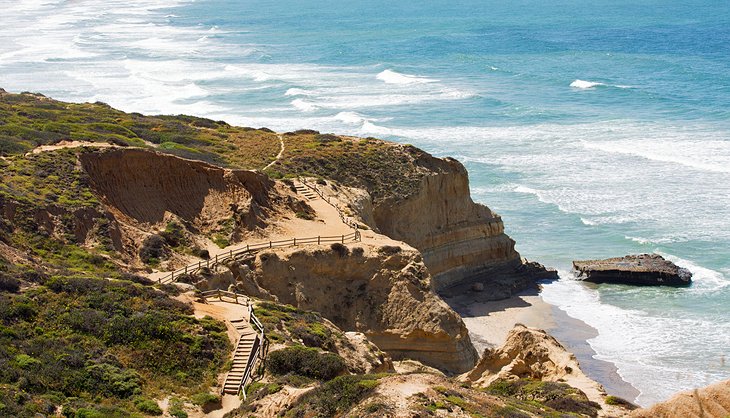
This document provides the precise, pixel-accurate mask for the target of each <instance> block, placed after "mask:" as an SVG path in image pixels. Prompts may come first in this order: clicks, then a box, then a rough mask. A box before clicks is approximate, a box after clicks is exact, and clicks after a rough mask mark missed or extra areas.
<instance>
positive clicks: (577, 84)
mask: <svg viewBox="0 0 730 418" xmlns="http://www.w3.org/2000/svg"><path fill="white" fill-rule="evenodd" d="M570 87H573V88H576V89H580V90H589V89H594V88H596V87H615V88H617V89H632V88H634V87H632V86H627V85H623V84H607V83H601V82H600V81H586V80H580V79H576V80H573V82H572V83H570Z"/></svg>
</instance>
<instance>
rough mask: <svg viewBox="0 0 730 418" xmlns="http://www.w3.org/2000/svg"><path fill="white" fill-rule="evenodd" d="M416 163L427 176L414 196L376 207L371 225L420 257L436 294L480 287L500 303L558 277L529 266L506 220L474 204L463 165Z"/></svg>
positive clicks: (440, 161)
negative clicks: (537, 281) (543, 280)
mask: <svg viewBox="0 0 730 418" xmlns="http://www.w3.org/2000/svg"><path fill="white" fill-rule="evenodd" d="M416 163H417V164H421V166H422V167H428V168H429V170H428V171H427V172H426V174H425V175H424V176H423V177H422V178H421V180H420V182H419V184H418V187H417V188H416V191H415V193H412V194H411V195H410V196H408V197H406V198H390V199H386V200H383V201H380V202H377V203H375V204H374V205H373V219H374V220H375V224H376V227H377V228H378V229H379V230H380V232H381V233H383V234H385V235H388V236H389V237H391V238H394V239H398V240H402V241H405V242H407V243H408V244H410V245H412V246H413V247H415V248H417V249H418V250H419V251H421V253H422V254H423V259H424V263H425V264H426V266H428V269H429V271H430V272H431V274H432V275H433V284H434V289H435V290H436V291H439V292H444V293H446V294H447V295H448V294H450V293H454V292H456V293H461V292H463V291H464V289H462V288H461V287H464V288H469V287H470V286H472V285H473V284H474V283H482V284H483V285H485V286H486V290H487V292H491V293H493V296H494V297H493V299H501V298H505V297H509V296H511V295H512V294H514V293H516V292H519V291H521V290H524V289H525V288H527V287H529V286H531V285H532V284H533V283H534V281H535V279H536V278H538V276H542V277H539V278H545V277H551V278H554V277H555V274H554V273H552V274H547V276H546V274H545V273H546V270H545V269H544V268H542V266H540V268H539V269H535V268H533V267H534V266H532V265H529V266H525V263H526V262H525V261H524V260H522V259H521V257H520V254H519V253H518V252H517V251H516V250H515V242H514V241H513V240H512V239H511V238H510V237H509V236H507V234H505V232H504V224H503V223H502V218H501V217H500V216H499V215H497V214H496V213H494V212H493V211H492V210H490V209H489V208H488V207H486V206H484V205H481V204H478V203H474V201H473V200H472V199H471V195H470V192H469V178H468V175H467V172H466V169H465V168H464V166H463V165H462V164H461V163H459V162H458V161H456V160H454V159H451V158H445V159H439V158H435V157H432V156H430V155H428V154H425V153H424V155H422V156H421V157H420V159H419V160H418V161H417V162H416ZM455 287H456V288H455ZM449 289H451V291H449Z"/></svg>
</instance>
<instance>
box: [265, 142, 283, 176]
mask: <svg viewBox="0 0 730 418" xmlns="http://www.w3.org/2000/svg"><path fill="white" fill-rule="evenodd" d="M276 136H278V137H279V143H280V144H281V149H280V150H279V153H278V154H276V158H274V161H272V162H270V163H269V164H267V165H266V167H264V168H263V169H262V170H261V171H263V170H266V169H268V168H271V166H273V165H274V164H276V163H277V162H278V161H279V159H281V156H282V155H284V149H285V148H284V137H283V136H282V135H281V134H276Z"/></svg>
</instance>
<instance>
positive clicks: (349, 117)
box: [334, 112, 367, 125]
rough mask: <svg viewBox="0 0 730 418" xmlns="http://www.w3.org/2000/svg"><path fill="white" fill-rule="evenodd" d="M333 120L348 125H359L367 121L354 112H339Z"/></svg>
mask: <svg viewBox="0 0 730 418" xmlns="http://www.w3.org/2000/svg"><path fill="white" fill-rule="evenodd" d="M334 118H335V119H336V120H338V121H340V122H344V123H347V124H350V125H359V124H362V123H363V122H365V121H367V119H366V118H365V117H363V116H362V115H361V114H359V113H356V112H340V113H338V114H336V115H335V116H334Z"/></svg>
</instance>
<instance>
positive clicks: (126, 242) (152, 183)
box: [79, 148, 310, 264]
mask: <svg viewBox="0 0 730 418" xmlns="http://www.w3.org/2000/svg"><path fill="white" fill-rule="evenodd" d="M79 160H80V165H81V167H82V168H83V170H84V171H85V172H86V173H87V174H88V177H89V179H90V185H91V187H92V189H93V191H94V193H95V194H96V195H97V196H99V198H100V200H101V201H102V203H103V204H104V206H105V207H106V209H107V210H108V212H109V213H110V214H113V218H114V219H115V220H116V221H118V223H119V225H120V226H119V228H120V229H121V231H122V233H121V237H120V238H119V241H120V246H119V247H117V249H118V250H119V251H121V252H122V253H124V254H127V255H128V256H132V257H133V256H134V255H136V254H137V252H138V251H139V250H140V247H141V246H142V245H143V244H142V243H143V242H144V239H145V237H148V236H149V235H150V233H155V232H156V231H161V230H164V229H165V227H166V226H167V225H169V223H170V222H175V223H177V224H179V225H182V227H183V232H181V233H182V234H183V235H186V236H187V237H189V240H188V241H195V240H197V241H200V240H201V238H204V237H208V238H210V237H212V236H213V235H216V236H219V237H221V239H223V240H225V241H226V242H231V243H234V242H238V241H241V240H243V239H254V238H258V237H262V236H265V235H266V232H265V230H266V229H267V228H268V227H270V226H272V225H274V224H276V221H277V220H278V219H279V218H281V217H283V216H292V215H293V213H294V211H303V212H306V211H308V210H310V209H309V208H308V207H307V205H306V204H305V203H303V202H301V201H299V200H297V199H295V198H293V197H292V196H291V193H290V192H289V191H288V189H287V187H285V186H284V185H282V184H279V183H276V182H274V181H273V180H271V179H269V177H268V176H266V175H265V174H261V173H259V172H255V171H248V170H230V169H224V168H220V167H216V166H213V165H210V164H207V163H204V162H201V161H193V160H186V159H182V158H179V157H175V156H171V155H166V154H160V153H157V152H153V151H147V150H143V149H120V148H117V149H108V150H96V151H93V152H92V151H89V152H83V153H81V154H80V156H79ZM115 225H116V223H115ZM180 262H184V261H180ZM178 264H179V263H178Z"/></svg>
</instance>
